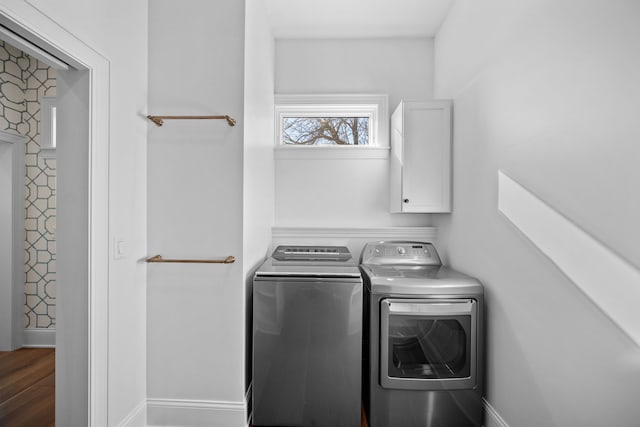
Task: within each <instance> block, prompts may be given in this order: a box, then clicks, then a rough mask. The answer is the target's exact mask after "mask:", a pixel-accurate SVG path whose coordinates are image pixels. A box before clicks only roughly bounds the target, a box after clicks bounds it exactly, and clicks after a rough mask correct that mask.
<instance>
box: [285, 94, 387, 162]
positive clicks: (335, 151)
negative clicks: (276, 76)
mask: <svg viewBox="0 0 640 427" xmlns="http://www.w3.org/2000/svg"><path fill="white" fill-rule="evenodd" d="M388 104H389V101H388V96H387V95H384V94H350V95H330V94H314V95H299V94H295V95H285V94H277V95H276V96H275V150H276V157H277V158H302V159H322V158H327V159H331V158H349V157H352V158H388V156H389V109H388ZM318 116H327V117H369V144H367V145H324V144H321V145H293V144H285V143H284V142H283V129H282V123H283V119H284V117H318Z"/></svg>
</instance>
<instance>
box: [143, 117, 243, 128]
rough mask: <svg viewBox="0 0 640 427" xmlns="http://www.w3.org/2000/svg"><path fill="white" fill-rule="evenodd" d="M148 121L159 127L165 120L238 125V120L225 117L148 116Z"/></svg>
mask: <svg viewBox="0 0 640 427" xmlns="http://www.w3.org/2000/svg"><path fill="white" fill-rule="evenodd" d="M147 119H149V120H151V121H152V122H153V123H155V124H156V125H158V126H162V125H163V124H164V121H165V120H222V119H224V120H226V121H227V124H228V125H229V126H235V125H236V119H234V118H233V117H230V116H227V115H224V116H147Z"/></svg>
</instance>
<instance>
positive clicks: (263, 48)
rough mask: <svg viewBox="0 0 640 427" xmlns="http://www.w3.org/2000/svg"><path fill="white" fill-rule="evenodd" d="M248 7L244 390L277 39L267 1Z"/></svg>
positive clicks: (270, 201) (268, 221)
mask: <svg viewBox="0 0 640 427" xmlns="http://www.w3.org/2000/svg"><path fill="white" fill-rule="evenodd" d="M245 7H246V12H245V13H246V20H245V53H244V55H245V64H244V73H245V80H244V108H245V110H244V189H243V194H244V206H243V228H244V232H243V252H244V255H243V258H244V271H243V276H244V277H245V289H246V291H245V301H246V306H245V307H246V315H247V317H246V324H245V331H246V335H245V340H246V350H245V354H246V355H247V366H246V374H245V386H246V387H248V386H249V384H250V381H251V364H250V363H251V355H250V353H251V331H252V327H251V319H252V317H251V307H252V305H251V295H252V285H253V272H254V271H255V269H256V268H257V267H258V266H259V265H260V264H261V263H262V261H263V260H264V259H265V257H266V256H267V255H269V253H268V250H269V248H270V247H271V226H272V225H273V214H274V159H273V137H272V135H273V128H274V123H273V97H274V96H273V95H274V40H273V36H272V34H271V29H270V27H269V23H268V21H267V18H266V17H267V14H266V10H265V5H264V2H263V1H262V0H247V2H246V6H245Z"/></svg>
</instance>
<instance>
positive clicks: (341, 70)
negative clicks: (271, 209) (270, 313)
mask: <svg viewBox="0 0 640 427" xmlns="http://www.w3.org/2000/svg"><path fill="white" fill-rule="evenodd" d="M275 55H276V63H275V67H276V71H275V81H276V83H275V90H276V93H279V94H295V93H302V94H310V93H320V94H322V93H328V94H336V93H369V94H371V93H374V94H380V93H382V94H388V96H389V113H391V112H393V110H394V109H395V107H396V106H397V105H398V103H399V102H400V101H401V100H402V99H432V97H433V40H432V39H427V38H419V39H362V40H306V39H304V40H297V39H281V40H276V51H275ZM383 120H388V118H383ZM275 177H276V184H275V188H276V190H275V191H276V192H275V223H276V225H279V226H301V225H304V226H316V227H322V226H324V227H336V226H338V227H342V226H364V227H367V226H423V225H428V224H429V222H430V219H429V216H428V215H426V214H402V215H393V214H390V213H389V198H388V197H389V196H388V194H389V183H388V181H389V178H388V158H387V157H385V158H376V159H354V158H349V159H335V158H334V159H324V160H316V159H300V158H295V159H291V158H284V157H277V158H276V174H275ZM291 177H304V179H303V180H302V181H300V180H293V179H291ZM301 182H303V183H304V184H303V185H301Z"/></svg>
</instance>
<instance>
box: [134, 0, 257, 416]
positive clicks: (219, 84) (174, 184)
mask: <svg viewBox="0 0 640 427" xmlns="http://www.w3.org/2000/svg"><path fill="white" fill-rule="evenodd" d="M244 20H245V7H244V2H239V1H236V0H227V1H217V2H209V1H206V0H193V1H189V2H175V1H170V0H159V1H154V2H151V3H150V4H149V111H150V112H151V113H152V114H158V115H224V114H228V115H230V116H231V117H233V118H235V119H237V121H238V123H237V125H236V126H235V127H230V126H228V125H227V123H226V121H224V120H206V121H204V120H195V121H194V120H190V121H177V120H176V121H170V120H167V121H166V122H165V124H164V126H162V127H156V126H155V125H153V124H150V125H149V126H150V128H149V148H148V154H149V155H148V184H149V185H148V249H149V253H150V254H162V255H163V256H164V257H166V258H225V257H226V256H228V255H233V256H235V257H236V259H237V261H236V262H235V263H234V264H151V265H149V269H148V274H149V277H148V329H147V330H148V337H147V345H148V352H147V354H148V359H147V361H148V365H147V373H148V397H149V405H148V423H149V425H183V426H186V425H194V426H195V425H226V426H233V425H243V424H244V420H245V402H244V395H245V387H244V381H243V378H244V374H245V363H244V362H245V361H244V347H245V338H244V337H245V335H244V334H245V299H244V294H245V289H244V277H243V272H244V260H243V229H242V227H243V225H242V224H243V222H242V221H243V214H242V212H243V128H244V126H245V123H244V120H245V115H244V93H243V86H244V79H245V76H244V72H243V70H244V59H245V54H244V48H245V26H244Z"/></svg>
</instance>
